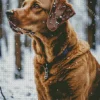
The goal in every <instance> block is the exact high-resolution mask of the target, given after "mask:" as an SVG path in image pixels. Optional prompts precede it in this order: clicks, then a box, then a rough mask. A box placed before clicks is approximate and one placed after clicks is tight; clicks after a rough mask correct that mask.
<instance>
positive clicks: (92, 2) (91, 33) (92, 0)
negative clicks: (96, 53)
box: [88, 0, 97, 49]
mask: <svg viewBox="0 0 100 100" xmlns="http://www.w3.org/2000/svg"><path fill="white" fill-rule="evenodd" d="M96 3H97V0H88V14H89V17H90V19H91V24H90V25H89V26H88V42H89V44H90V47H91V48H93V49H95V47H96V45H95V44H96V40H95V35H96V21H95V17H96V11H95V7H96Z"/></svg>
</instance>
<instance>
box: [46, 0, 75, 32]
mask: <svg viewBox="0 0 100 100" xmlns="http://www.w3.org/2000/svg"><path fill="white" fill-rule="evenodd" d="M74 14H75V11H74V10H73V8H72V6H71V5H70V4H69V3H67V2H66V1H65V0H55V1H54V3H53V5H52V9H51V11H50V14H49V17H48V19H47V27H48V29H49V30H50V31H56V30H57V29H58V27H59V26H60V25H61V24H63V23H64V22H65V21H66V20H68V19H69V18H70V17H72V16H73V15H74Z"/></svg>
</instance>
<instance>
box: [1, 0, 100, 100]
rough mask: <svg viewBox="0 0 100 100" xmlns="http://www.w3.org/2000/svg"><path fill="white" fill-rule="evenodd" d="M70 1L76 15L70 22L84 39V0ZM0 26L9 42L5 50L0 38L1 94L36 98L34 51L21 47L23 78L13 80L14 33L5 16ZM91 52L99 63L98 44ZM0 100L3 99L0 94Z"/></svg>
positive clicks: (13, 5) (11, 99)
mask: <svg viewBox="0 0 100 100" xmlns="http://www.w3.org/2000/svg"><path fill="white" fill-rule="evenodd" d="M3 1H4V2H3V3H4V4H5V3H6V2H7V1H6V0H3ZM15 1H17V0H10V5H11V6H10V8H16V7H17V5H18V3H17V2H15ZM72 3H73V4H74V9H75V11H76V15H75V16H74V17H72V18H71V23H72V24H73V27H74V29H75V31H76V32H77V33H78V37H79V38H82V39H84V40H86V34H85V33H86V32H85V31H84V30H85V29H86V25H87V24H88V23H87V22H90V21H89V19H88V18H87V13H86V6H85V5H86V0H84V1H82V2H81V1H80V0H75V1H73V0H72ZM5 9H6V8H4V11H5ZM4 15H5V14H4ZM83 15H84V16H83ZM77 20H78V22H77ZM4 26H5V27H4ZM2 27H4V28H5V29H4V30H5V31H6V32H7V33H8V34H7V37H8V44H9V47H8V51H7V49H6V46H5V40H4V38H3V39H2V40H1V42H2V43H1V44H2V51H3V52H2V56H3V57H2V58H0V86H1V88H2V91H3V94H4V95H5V97H6V99H7V100H37V93H36V86H35V82H34V66H33V58H34V51H33V50H32V52H30V50H29V49H28V48H25V47H22V50H23V58H24V59H23V61H22V66H23V75H24V76H23V77H24V78H23V79H18V80H15V79H14V72H15V57H14V51H15V50H14V44H15V43H14V42H15V41H14V33H13V32H12V30H11V29H10V28H9V26H8V22H7V18H6V17H5V16H4V23H3V25H2ZM97 33H98V34H99V33H100V28H98V32H97ZM23 40H24V36H22V37H21V41H23ZM91 52H92V54H93V55H94V56H95V58H96V59H97V60H98V62H99V63H100V45H99V44H98V45H97V46H96V50H91ZM0 100H3V98H2V95H1V94H0Z"/></svg>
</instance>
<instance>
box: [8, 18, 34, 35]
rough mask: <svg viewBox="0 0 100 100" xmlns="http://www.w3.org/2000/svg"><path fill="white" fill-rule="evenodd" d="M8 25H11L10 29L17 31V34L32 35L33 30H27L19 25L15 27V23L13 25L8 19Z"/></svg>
mask: <svg viewBox="0 0 100 100" xmlns="http://www.w3.org/2000/svg"><path fill="white" fill-rule="evenodd" d="M9 25H10V27H11V29H12V30H13V31H14V32H16V33H18V34H29V35H34V33H35V32H32V31H31V30H27V29H23V28H20V27H17V25H15V24H14V23H13V22H12V21H10V20H9Z"/></svg>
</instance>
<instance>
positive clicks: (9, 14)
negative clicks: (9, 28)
mask: <svg viewBox="0 0 100 100" xmlns="http://www.w3.org/2000/svg"><path fill="white" fill-rule="evenodd" d="M6 15H7V17H11V16H13V15H14V11H13V10H7V11H6Z"/></svg>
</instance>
